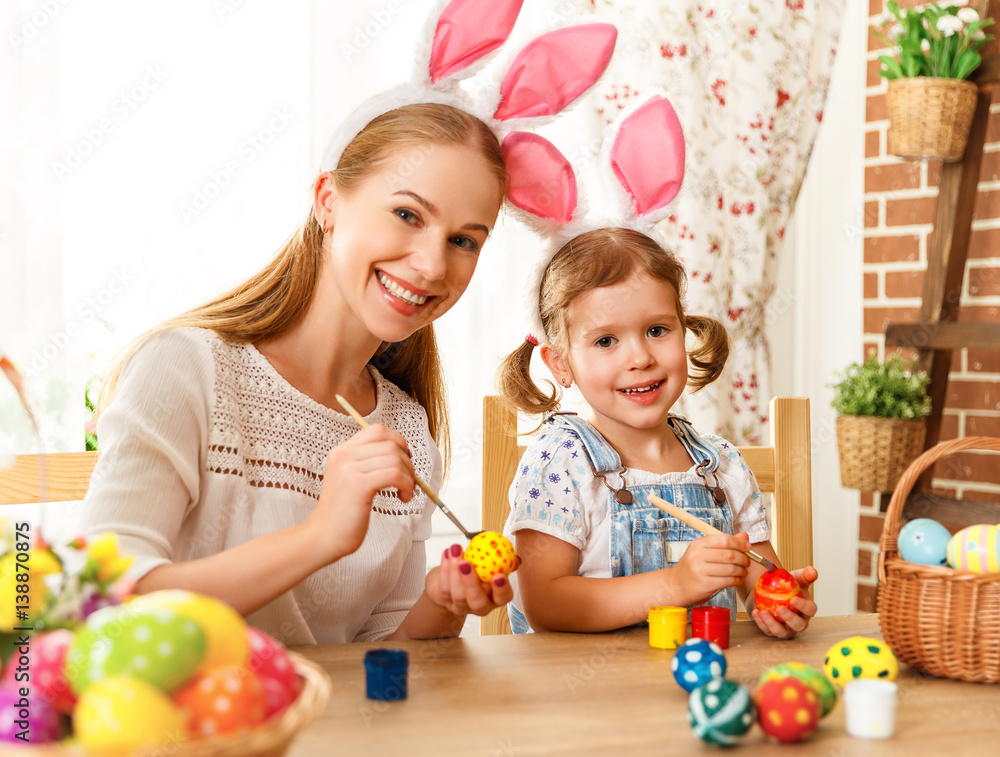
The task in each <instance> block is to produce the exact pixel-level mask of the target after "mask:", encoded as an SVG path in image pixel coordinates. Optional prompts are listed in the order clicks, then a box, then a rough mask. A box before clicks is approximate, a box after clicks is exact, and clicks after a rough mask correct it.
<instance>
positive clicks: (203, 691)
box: [174, 665, 267, 738]
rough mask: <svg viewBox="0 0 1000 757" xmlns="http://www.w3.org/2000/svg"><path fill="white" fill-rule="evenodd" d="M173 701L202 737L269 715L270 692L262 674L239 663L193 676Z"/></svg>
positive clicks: (251, 723)
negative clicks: (268, 695) (265, 689)
mask: <svg viewBox="0 0 1000 757" xmlns="http://www.w3.org/2000/svg"><path fill="white" fill-rule="evenodd" d="M174 703H175V704H176V705H177V706H178V707H179V708H180V711H181V714H182V715H183V716H184V719H185V721H186V722H187V727H188V732H189V733H191V734H192V735H193V736H196V737H199V738H207V737H209V736H214V735H215V734H218V733H232V732H239V731H245V730H249V729H250V728H252V727H253V726H255V725H257V723H260V722H261V721H262V720H264V719H265V718H266V717H267V693H266V692H265V691H264V684H263V683H262V682H261V679H260V676H258V675H257V674H256V673H254V672H253V671H251V670H248V669H246V668H241V667H237V666H235V665H234V666H230V667H226V668H216V669H215V670H210V671H209V672H208V673H206V674H205V675H202V676H198V677H196V678H193V679H192V680H191V682H190V683H188V684H186V685H185V686H184V687H183V688H181V689H180V690H179V691H178V692H177V693H176V694H174Z"/></svg>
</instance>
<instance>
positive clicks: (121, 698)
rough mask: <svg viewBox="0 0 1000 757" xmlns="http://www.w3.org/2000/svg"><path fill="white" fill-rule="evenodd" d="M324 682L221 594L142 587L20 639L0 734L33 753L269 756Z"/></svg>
mask: <svg viewBox="0 0 1000 757" xmlns="http://www.w3.org/2000/svg"><path fill="white" fill-rule="evenodd" d="M329 691H330V681H329V678H328V677H327V675H326V673H325V672H324V671H323V670H322V669H321V668H319V667H318V666H316V665H314V664H313V663H312V662H310V661H308V660H306V659H305V658H304V657H302V656H300V655H297V654H295V653H292V652H288V651H287V650H286V649H285V648H284V647H283V646H282V645H281V644H280V643H279V642H278V641H277V640H275V639H274V638H272V637H271V636H269V635H267V634H265V633H263V632H262V631H259V630H258V629H256V628H253V627H251V626H248V625H246V623H245V622H244V620H243V619H242V618H241V617H240V616H239V614H238V613H236V612H235V611H234V610H233V609H231V608H230V607H229V606H228V605H226V604H224V603H223V602H220V601H219V600H216V599H213V598H210V597H206V596H203V595H200V594H195V593H192V592H186V591H159V592H152V593H150V594H144V595H140V596H136V597H131V598H129V599H126V601H125V602H123V603H121V604H117V605H112V606H108V607H103V608H101V609H98V610H97V611H96V612H93V613H91V614H89V615H88V616H87V617H86V619H85V620H84V621H83V622H82V624H80V625H78V626H77V627H75V628H73V629H65V628H64V629H58V630H51V631H45V632H42V633H38V634H37V635H32V636H30V637H28V639H27V643H24V644H22V646H21V648H19V649H16V650H15V654H14V656H13V657H12V658H11V659H10V660H8V662H7V666H6V670H5V671H4V674H3V678H2V685H0V742H5V743H7V744H11V743H12V744H19V745H20V744H23V743H24V742H25V741H30V744H31V746H30V747H24V746H18V747H15V748H14V749H12V750H11V753H12V754H15V753H16V754H21V755H38V756H39V757H42V756H44V757H50V756H51V757H56V756H57V755H76V754H84V755H85V754H111V755H124V754H171V755H177V756H178V757H196V756H200V755H269V756H270V755H281V754H284V753H285V751H286V750H287V748H288V747H289V745H290V744H291V741H292V739H293V738H294V737H295V735H296V734H297V733H298V731H299V730H300V729H301V728H302V727H303V726H304V725H305V724H307V723H308V722H309V721H311V720H312V719H313V718H315V717H316V716H317V715H318V714H319V713H320V712H321V711H322V710H323V708H324V706H325V704H326V700H327V698H328V696H329ZM6 751H7V749H6V748H5V747H4V746H0V753H5V752H6Z"/></svg>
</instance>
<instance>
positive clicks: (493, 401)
mask: <svg viewBox="0 0 1000 757" xmlns="http://www.w3.org/2000/svg"><path fill="white" fill-rule="evenodd" d="M770 419H771V444H770V446H767V447H756V446H755V447H740V448H739V450H740V453H741V454H742V455H743V457H744V458H745V459H746V461H747V465H749V466H750V470H752V471H753V472H754V475H755V476H756V477H757V483H759V484H760V488H761V491H763V492H769V493H770V494H771V513H770V516H771V543H772V544H773V545H774V550H775V552H777V554H778V558H779V559H780V560H781V562H782V564H783V565H785V566H786V567H791V568H801V567H805V566H806V565H812V556H813V555H812V440H811V437H810V431H809V399H808V398H807V397H775V398H774V399H772V400H771V405H770ZM515 423H516V419H515V418H514V415H513V413H511V412H510V411H509V410H508V409H507V408H506V407H505V406H504V405H503V403H502V402H501V401H500V398H499V397H497V396H494V395H487V396H486V397H484V398H483V525H482V527H483V529H484V530H489V531H502V530H503V526H504V523H505V522H506V520H507V515H508V514H509V513H510V504H509V503H508V501H507V491H508V489H509V488H510V484H511V481H513V480H514V473H515V471H516V470H517V463H518V461H519V460H520V459H521V455H522V454H523V452H524V449H525V448H524V447H523V446H518V444H517V438H516V437H515V436H511V435H510V434H509V433H508V432H507V429H511V428H516V425H515ZM510 632H511V631H510V623H509V622H508V619H507V610H506V608H499V609H497V610H494V611H493V612H491V613H490V614H489V615H487V616H486V617H485V618H483V619H482V621H481V623H480V633H481V634H482V635H484V636H489V635H494V634H502V633H510Z"/></svg>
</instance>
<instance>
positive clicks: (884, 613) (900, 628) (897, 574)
mask: <svg viewBox="0 0 1000 757" xmlns="http://www.w3.org/2000/svg"><path fill="white" fill-rule="evenodd" d="M972 449H975V450H992V451H996V452H1000V439H997V438H994V437H989V436H970V437H966V438H965V439H955V440H953V441H949V442H942V443H941V444H938V445H937V446H936V447H932V448H931V449H929V450H927V451H926V452H924V453H923V454H922V455H921V456H920V457H918V458H917V459H916V460H914V461H913V464H912V465H910V467H909V468H907V469H906V472H905V473H904V474H903V477H902V478H901V479H900V481H899V486H898V487H896V490H895V491H894V492H893V495H892V500H891V501H890V502H889V509H888V510H887V511H886V514H885V523H884V524H883V526H882V538H881V540H880V541H879V548H880V551H879V557H878V620H879V626H880V627H881V629H882V636H883V638H884V639H885V641H886V643H887V644H888V645H889V646H890V647H891V648H892V650H893V652H895V653H896V656H897V657H898V658H899V659H900V660H901V661H902V662H905V663H906V664H907V665H909V666H910V667H911V668H914V669H916V670H920V671H923V672H925V673H930V674H931V675H934V676H941V677H944V678H954V679H957V680H961V681H977V682H983V683H1000V573H965V572H962V571H958V570H954V569H953V568H949V567H941V566H937V565H918V564H917V563H912V562H908V561H906V560H904V559H903V558H901V557H900V556H899V545H898V543H897V539H898V537H899V528H900V523H899V521H900V516H901V515H902V513H903V506H904V505H905V504H906V500H907V497H909V495H910V491H911V489H912V488H913V485H914V484H915V483H916V481H917V479H918V478H920V476H921V474H923V472H924V471H926V470H928V469H929V468H931V467H932V466H933V465H934V463H936V462H937V461H938V460H940V459H941V458H942V457H946V456H947V455H951V454H954V453H956V452H961V451H962V450H972Z"/></svg>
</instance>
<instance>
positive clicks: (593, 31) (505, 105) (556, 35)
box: [493, 24, 618, 121]
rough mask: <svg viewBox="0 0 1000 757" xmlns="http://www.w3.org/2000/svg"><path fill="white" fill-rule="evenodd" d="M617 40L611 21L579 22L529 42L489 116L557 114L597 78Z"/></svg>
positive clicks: (506, 118)
mask: <svg viewBox="0 0 1000 757" xmlns="http://www.w3.org/2000/svg"><path fill="white" fill-rule="evenodd" d="M617 38H618V30H617V29H615V27H614V26H612V25H611V24H580V25H579V26H571V27H568V28H566V29H557V30H556V31H554V32H549V33H548V34H543V35H541V36H540V37H537V38H536V39H534V40H532V41H531V42H530V43H529V44H528V45H527V46H526V47H525V48H524V49H523V50H522V51H521V52H520V53H519V54H518V56H517V57H516V58H515V59H514V62H513V63H512V64H511V66H510V70H509V71H508V72H507V75H506V76H505V77H504V80H503V83H502V84H501V85H500V104H499V105H498V106H497V110H496V113H494V115H493V117H494V118H496V119H498V120H500V121H505V120H508V119H511V118H523V117H527V116H551V115H553V114H555V113H558V112H559V111H561V110H562V109H563V108H565V107H566V106H567V105H569V104H570V103H571V102H573V101H574V100H575V99H576V98H577V97H579V96H580V95H582V94H583V93H584V92H585V91H586V90H587V89H588V88H590V86H591V85H593V84H594V82H596V81H597V80H598V79H599V78H600V77H601V74H603V73H604V69H605V68H607V66H608V63H609V62H610V61H611V54H612V53H613V52H614V51H615V40H616V39H617Z"/></svg>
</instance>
